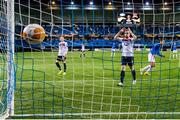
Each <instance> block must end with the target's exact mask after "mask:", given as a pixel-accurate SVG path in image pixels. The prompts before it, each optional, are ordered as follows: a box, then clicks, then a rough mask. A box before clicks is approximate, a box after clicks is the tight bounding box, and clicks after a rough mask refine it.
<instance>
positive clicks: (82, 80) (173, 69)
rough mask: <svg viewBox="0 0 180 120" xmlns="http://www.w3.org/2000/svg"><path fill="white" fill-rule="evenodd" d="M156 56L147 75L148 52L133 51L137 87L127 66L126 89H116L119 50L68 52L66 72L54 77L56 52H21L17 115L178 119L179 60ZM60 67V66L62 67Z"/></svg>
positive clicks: (119, 57)
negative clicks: (144, 69) (142, 71)
mask: <svg viewBox="0 0 180 120" xmlns="http://www.w3.org/2000/svg"><path fill="white" fill-rule="evenodd" d="M162 53H163V54H164V55H165V56H166V57H165V58H162V59H161V58H159V57H156V67H155V68H154V69H153V71H152V72H151V75H150V76H141V75H140V72H139V69H140V68H142V67H144V66H146V65H148V62H147V54H148V51H141V52H140V51H136V52H135V58H134V61H135V70H136V77H137V83H136V84H135V85H133V84H132V76H131V72H130V69H129V68H128V67H127V68H126V75H125V83H124V87H119V86H117V84H118V82H119V79H120V71H121V63H120V61H121V52H119V51H117V52H116V53H115V56H114V57H111V52H110V50H100V51H88V52H86V57H85V58H80V52H71V51H70V52H68V56H67V74H66V75H65V76H63V75H57V73H58V68H57V67H56V65H55V60H56V57H57V52H24V53H23V52H19V53H16V55H15V60H16V63H17V64H16V91H15V116H16V118H19V117H20V118H21V117H22V116H23V115H24V117H27V118H44V117H45V118H69V119H70V118H76V119H77V118H84V119H87V118H102V119H107V118H108V119H127V118H129V119H135V118H138V119H146V118H176V119H180V107H179V106H180V92H179V91H180V79H179V76H180V63H179V62H180V61H179V59H170V52H168V51H163V52H162ZM61 67H63V66H62V64H61Z"/></svg>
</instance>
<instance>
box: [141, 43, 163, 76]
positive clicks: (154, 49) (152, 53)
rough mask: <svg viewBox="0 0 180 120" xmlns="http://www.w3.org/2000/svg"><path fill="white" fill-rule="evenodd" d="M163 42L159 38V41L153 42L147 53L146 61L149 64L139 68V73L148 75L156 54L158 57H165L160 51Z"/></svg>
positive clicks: (153, 65) (153, 64)
mask: <svg viewBox="0 0 180 120" xmlns="http://www.w3.org/2000/svg"><path fill="white" fill-rule="evenodd" d="M163 44H164V41H163V40H160V43H158V44H155V45H154V46H153V47H152V48H151V50H150V52H149V54H148V62H150V65H147V66H146V67H144V68H142V69H140V74H141V75H143V74H144V75H150V74H149V71H150V70H152V68H153V67H155V56H156V55H158V56H160V57H165V56H164V55H162V54H161V53H160V51H161V48H162V45H163Z"/></svg>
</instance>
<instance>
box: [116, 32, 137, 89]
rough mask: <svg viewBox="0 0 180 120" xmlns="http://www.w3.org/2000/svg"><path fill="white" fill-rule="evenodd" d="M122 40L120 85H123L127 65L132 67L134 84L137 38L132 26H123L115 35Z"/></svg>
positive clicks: (134, 81)
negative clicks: (135, 42) (134, 45)
mask: <svg viewBox="0 0 180 120" xmlns="http://www.w3.org/2000/svg"><path fill="white" fill-rule="evenodd" d="M114 38H115V39H118V40H120V41H121V42H122V57H121V73H120V82H119V83H118V86H123V83H124V77H125V71H126V65H128V66H129V68H130V69H131V73H132V76H133V84H135V83H136V71H135V69H134V48H133V43H134V42H133V41H134V40H136V39H137V37H136V36H135V35H134V33H133V32H132V31H131V29H130V28H122V29H121V30H120V31H119V32H118V33H117V34H116V35H115V37H114Z"/></svg>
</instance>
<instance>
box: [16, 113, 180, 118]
mask: <svg viewBox="0 0 180 120" xmlns="http://www.w3.org/2000/svg"><path fill="white" fill-rule="evenodd" d="M110 114H111V115H130V114H131V115H132V114H138V115H154V114H157V115H163V114H165V115H172V114H174V115H180V112H101V113H64V114H23V115H21V114H15V115H14V117H31V116H39V117H41V116H42V117H44V116H45V117H50V116H72V115H73V116H85V115H110Z"/></svg>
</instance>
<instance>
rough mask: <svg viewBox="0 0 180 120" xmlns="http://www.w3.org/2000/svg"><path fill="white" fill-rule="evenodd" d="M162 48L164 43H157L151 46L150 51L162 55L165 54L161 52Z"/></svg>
mask: <svg viewBox="0 0 180 120" xmlns="http://www.w3.org/2000/svg"><path fill="white" fill-rule="evenodd" d="M161 48H162V45H161V44H155V45H154V46H153V47H152V48H151V50H150V53H151V54H152V55H158V56H160V57H162V56H163V55H162V54H161V53H160V51H161Z"/></svg>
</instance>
